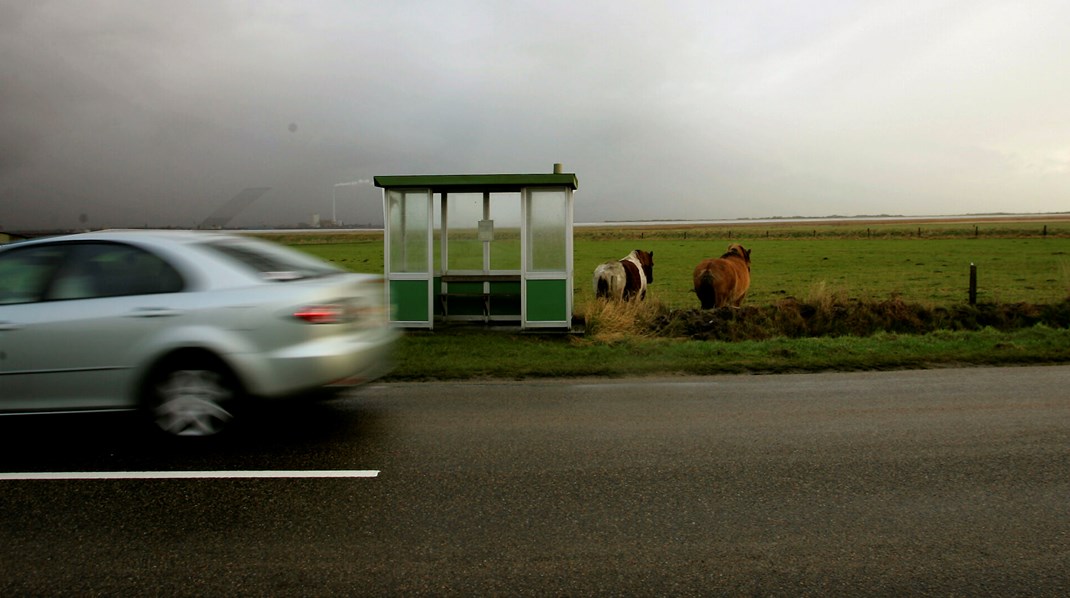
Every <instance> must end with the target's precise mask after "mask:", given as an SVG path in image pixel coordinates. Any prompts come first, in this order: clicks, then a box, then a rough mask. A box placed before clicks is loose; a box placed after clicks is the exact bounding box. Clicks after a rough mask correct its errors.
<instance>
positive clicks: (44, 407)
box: [0, 231, 397, 436]
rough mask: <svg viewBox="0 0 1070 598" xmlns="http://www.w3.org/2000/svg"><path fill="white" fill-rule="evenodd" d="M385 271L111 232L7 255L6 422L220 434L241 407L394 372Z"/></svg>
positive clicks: (250, 245) (228, 243) (235, 244)
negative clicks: (102, 415)
mask: <svg viewBox="0 0 1070 598" xmlns="http://www.w3.org/2000/svg"><path fill="white" fill-rule="evenodd" d="M384 296H385V293H384V288H383V280H382V277H380V276H375V275H370V274H357V273H351V272H347V271H345V270H341V269H339V268H337V267H335V266H333V265H331V264H329V263H327V262H324V261H322V260H319V259H317V258H314V257H312V256H309V255H306V254H304V253H301V252H298V251H296V250H293V249H290V248H287V247H284V246H281V245H278V244H275V243H271V242H268V241H262V240H258V239H254V238H249V237H244V236H238V235H225V234H219V233H208V232H193V231H104V232H96V233H84V234H76V235H69V236H64V237H53V238H47V239H39V240H31V241H25V242H21V243H16V244H12V245H5V246H3V247H0V413H25V412H71V411H100V410H126V409H144V410H146V412H147V413H149V414H151V415H152V418H153V420H154V421H155V422H156V424H157V425H158V426H159V427H160V428H161V429H162V430H165V431H166V432H168V433H171V434H175V435H181V436H207V435H212V434H215V433H217V432H219V431H221V430H222V429H224V427H225V426H226V424H227V423H228V422H229V421H231V419H232V418H233V413H234V409H233V407H234V406H235V405H238V404H239V403H252V402H254V401H253V400H258V399H275V398H282V397H291V396H295V395H303V394H310V395H311V394H316V395H319V394H321V393H312V392H310V391H316V390H321V389H330V388H340V387H343V388H344V387H348V386H353V385H358V384H361V383H364V382H368V381H370V380H373V379H375V378H377V377H379V376H381V375H383V374H385V373H386V372H387V371H389V367H390V358H391V350H392V347H393V344H394V342H395V339H396V336H397V332H396V331H395V330H394V329H392V328H391V327H390V325H389V323H388V320H389V314H388V306H387V305H385V304H384Z"/></svg>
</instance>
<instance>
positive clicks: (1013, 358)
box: [389, 326, 1070, 380]
mask: <svg viewBox="0 0 1070 598" xmlns="http://www.w3.org/2000/svg"><path fill="white" fill-rule="evenodd" d="M1068 361H1070V331H1068V330H1066V329H1053V328H1047V327H1044V326H1036V327H1033V328H1026V329H1021V330H1016V331H1012V332H999V331H996V330H993V329H983V330H980V331H958V332H952V331H941V332H936V333H932V334H926V335H895V334H886V333H881V334H877V335H874V336H870V337H848V336H844V337H835V338H829V337H822V338H801V339H785V338H777V339H771V340H766V341H741V342H721V341H705V342H699V341H687V340H682V339H664V338H632V339H628V340H623V341H620V342H614V343H600V342H592V341H586V340H583V339H577V338H574V337H564V336H559V337H554V336H530V335H516V334H502V333H496V334H490V333H483V332H478V331H471V330H450V331H448V332H435V333H410V334H407V335H406V336H404V337H403V338H402V339H401V342H400V343H399V346H398V350H397V367H396V369H395V370H394V371H393V373H392V374H391V375H390V377H389V379H392V380H435V379H440V380H453V379H472V378H476V379H478V378H507V379H523V378H542V377H582V376H611V377H620V376H647V375H711V374H739V373H748V372H750V373H786V372H815V371H827V370H841V371H846V370H884V369H903V368H930V367H948V366H962V365H1009V364H1015V365H1025V364H1050V363H1066V362H1068Z"/></svg>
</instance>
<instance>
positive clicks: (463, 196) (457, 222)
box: [446, 193, 483, 270]
mask: <svg viewBox="0 0 1070 598" xmlns="http://www.w3.org/2000/svg"><path fill="white" fill-rule="evenodd" d="M446 218H447V222H446V226H447V227H448V234H447V237H446V243H448V244H449V248H448V252H449V256H448V260H449V263H448V264H446V266H447V269H449V270H482V269H483V242H482V241H480V239H479V222H480V221H481V220H483V194H481V193H450V194H448V195H447V196H446Z"/></svg>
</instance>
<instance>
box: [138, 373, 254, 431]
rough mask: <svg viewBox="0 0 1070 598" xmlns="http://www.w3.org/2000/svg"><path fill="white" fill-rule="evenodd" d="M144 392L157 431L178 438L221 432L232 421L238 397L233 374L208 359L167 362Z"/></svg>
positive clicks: (238, 391)
mask: <svg viewBox="0 0 1070 598" xmlns="http://www.w3.org/2000/svg"><path fill="white" fill-rule="evenodd" d="M146 390H147V393H146V394H147V401H146V402H147V408H148V411H149V415H150V417H151V418H152V421H153V422H154V423H155V424H156V427H157V428H159V429H160V430H161V431H163V432H164V433H166V434H168V435H170V436H181V437H205V436H215V435H217V434H219V433H220V432H222V431H223V430H224V429H225V428H227V426H228V425H229V424H230V422H231V420H233V419H234V415H233V408H234V405H235V404H236V403H237V402H238V399H239V398H240V396H241V389H240V386H239V384H238V383H237V380H236V379H235V377H234V375H233V373H231V372H230V370H229V369H228V368H227V367H226V366H225V365H223V364H222V363H221V362H219V360H218V359H215V358H209V357H207V356H187V357H185V358H182V357H178V358H174V359H171V360H168V361H167V362H165V363H164V364H162V365H161V366H160V367H158V368H157V369H156V370H155V372H154V374H153V375H152V376H150V378H149V381H148V385H147V388H146Z"/></svg>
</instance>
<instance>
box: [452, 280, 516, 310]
mask: <svg viewBox="0 0 1070 598" xmlns="http://www.w3.org/2000/svg"><path fill="white" fill-rule="evenodd" d="M440 280H441V281H442V282H443V283H445V284H446V285H447V287H446V289H447V290H446V291H445V292H442V293H439V302H440V303H441V305H442V315H443V317H449V301H450V299H451V298H455V299H462V300H465V299H466V300H472V299H480V300H481V301H482V308H483V314H482V315H483V319H484V321H489V320H490V316H491V299H492V298H496V299H497V298H510V299H512V300H517V299H519V298H520V292H519V291H517V292H515V293H508V292H506V293H501V292H499V293H491V292H489V291H488V289H487V286H486V285H483V283H493V282H516V283H519V282H520V274H443V275H442V276H441V277H440ZM449 283H479V284H481V285H483V286H482V287H481V290H480V291H478V292H475V291H472V290H470V289H466V290H458V291H451V290H449V286H448V285H449ZM515 315H516V316H518V317H519V316H520V311H519V310H517V313H516V314H515Z"/></svg>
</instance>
